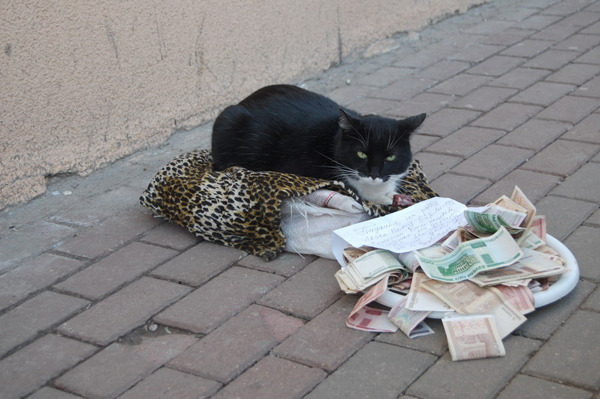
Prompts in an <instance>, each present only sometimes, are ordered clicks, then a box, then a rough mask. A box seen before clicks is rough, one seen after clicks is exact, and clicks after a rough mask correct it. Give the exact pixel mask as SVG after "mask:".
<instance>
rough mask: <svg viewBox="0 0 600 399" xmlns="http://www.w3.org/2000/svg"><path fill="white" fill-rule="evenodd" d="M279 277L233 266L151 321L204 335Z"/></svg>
mask: <svg viewBox="0 0 600 399" xmlns="http://www.w3.org/2000/svg"><path fill="white" fill-rule="evenodd" d="M282 280H283V277H281V276H276V275H273V274H268V273H263V272H259V271H255V270H250V269H245V268H241V267H235V266H234V267H232V268H231V269H229V270H226V271H225V272H223V273H221V274H220V275H218V276H217V277H215V278H214V279H212V280H211V281H209V282H208V283H206V284H205V285H203V286H202V287H200V288H198V289H197V290H195V291H194V292H192V293H191V294H190V295H188V296H187V297H185V298H184V299H182V300H180V301H179V302H177V303H176V304H174V305H172V306H171V307H169V308H168V309H166V310H165V311H163V312H161V313H160V314H159V315H158V316H156V317H155V318H154V321H155V322H157V323H161V324H166V325H169V326H173V327H177V328H182V329H186V330H190V331H193V332H196V333H203V334H208V333H209V332H210V331H212V330H214V329H215V328H217V327H218V326H220V325H221V324H223V323H224V322H225V321H226V320H227V319H229V318H230V317H232V316H234V315H235V314H237V313H239V312H240V311H241V310H242V309H244V308H245V307H247V306H248V305H250V304H251V303H252V302H254V301H256V300H257V299H259V298H260V297H261V296H263V295H265V294H266V293H267V292H269V291H270V290H271V289H273V288H274V287H275V286H277V285H278V284H279V283H281V281H282Z"/></svg>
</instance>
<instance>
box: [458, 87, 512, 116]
mask: <svg viewBox="0 0 600 399" xmlns="http://www.w3.org/2000/svg"><path fill="white" fill-rule="evenodd" d="M516 92H517V91H516V90H514V89H507V88H503V87H480V88H479V89H477V90H475V91H474V92H472V93H471V94H468V95H466V96H465V97H463V98H461V99H460V100H457V101H454V102H453V103H452V107H455V108H468V109H474V110H477V111H489V110H491V109H493V108H495V107H496V106H498V105H499V104H501V103H503V102H504V101H505V100H507V99H508V98H509V97H512V96H513V94H515V93H516Z"/></svg>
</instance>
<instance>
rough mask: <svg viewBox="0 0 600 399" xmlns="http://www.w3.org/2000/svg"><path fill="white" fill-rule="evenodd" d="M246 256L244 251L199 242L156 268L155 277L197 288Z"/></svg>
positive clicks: (153, 273)
mask: <svg viewBox="0 0 600 399" xmlns="http://www.w3.org/2000/svg"><path fill="white" fill-rule="evenodd" d="M244 256H246V253H245V252H244V251H241V250H239V249H234V248H229V247H226V246H224V245H219V244H214V243H211V242H201V243H200V244H198V245H196V246H194V247H192V248H190V249H188V250H187V251H185V252H184V253H182V254H181V255H179V256H177V257H176V258H174V259H172V260H170V261H168V262H167V263H165V264H164V265H162V266H160V267H158V268H156V269H155V270H154V271H153V272H152V273H151V274H152V275H153V276H156V277H161V278H166V279H169V280H173V281H177V282H182V283H184V284H188V285H192V286H199V285H201V284H203V283H204V282H206V281H208V280H209V279H211V278H212V277H214V276H216V275H217V274H219V273H221V272H222V271H223V270H225V269H227V268H228V267H229V266H231V265H232V264H233V263H235V262H236V261H238V260H240V259H242V258H243V257H244Z"/></svg>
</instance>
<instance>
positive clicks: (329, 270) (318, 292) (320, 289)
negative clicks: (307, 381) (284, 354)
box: [259, 259, 343, 319]
mask: <svg viewBox="0 0 600 399" xmlns="http://www.w3.org/2000/svg"><path fill="white" fill-rule="evenodd" d="M339 269H340V265H339V264H338V263H337V261H334V260H330V259H318V260H316V261H314V262H312V263H311V264H310V265H308V266H306V267H305V268H304V269H303V270H302V271H300V272H298V273H297V274H295V275H294V276H292V277H290V278H289V279H288V280H287V281H285V282H284V283H283V284H281V285H280V286H279V287H277V288H275V289H274V290H273V291H271V292H269V293H268V294H267V295H265V296H264V297H262V298H261V299H260V301H259V303H261V304H263V305H265V306H269V307H272V308H275V309H279V310H281V311H283V312H285V313H290V314H293V315H294V316H297V317H301V318H303V319H312V318H313V317H315V316H316V315H318V314H319V313H321V312H322V311H323V310H324V309H325V308H327V307H328V306H329V305H331V304H332V303H333V302H335V301H336V300H337V299H339V298H340V297H341V296H342V295H343V292H342V291H341V290H340V287H339V285H338V283H337V281H336V280H335V278H333V275H334V274H335V272H336V271H338V270H339ZM307 293H310V294H309V295H307Z"/></svg>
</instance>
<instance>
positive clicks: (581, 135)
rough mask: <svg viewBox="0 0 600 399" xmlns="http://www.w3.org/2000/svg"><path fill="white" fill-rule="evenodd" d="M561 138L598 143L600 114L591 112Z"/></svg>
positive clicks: (599, 140) (599, 138) (599, 141)
mask: <svg viewBox="0 0 600 399" xmlns="http://www.w3.org/2000/svg"><path fill="white" fill-rule="evenodd" d="M561 138H563V139H565V140H580V141H585V142H591V143H597V144H600V114H591V115H590V116H588V117H587V118H585V119H584V120H582V121H581V122H579V123H578V124H576V125H575V126H573V128H572V129H570V130H569V131H568V132H566V133H565V134H563V135H562V137H561Z"/></svg>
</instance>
